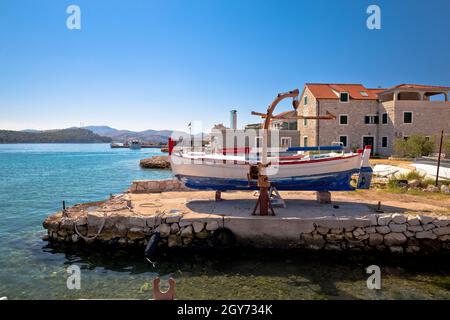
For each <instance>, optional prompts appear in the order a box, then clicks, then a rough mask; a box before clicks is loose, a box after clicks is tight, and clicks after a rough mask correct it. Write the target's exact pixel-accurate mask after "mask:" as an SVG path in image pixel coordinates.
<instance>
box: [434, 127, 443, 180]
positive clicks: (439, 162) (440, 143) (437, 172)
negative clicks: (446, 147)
mask: <svg viewBox="0 0 450 320" xmlns="http://www.w3.org/2000/svg"><path fill="white" fill-rule="evenodd" d="M443 140H444V130H442V131H441V141H440V142H439V154H438V163H437V170H436V184H435V186H436V187H437V186H438V181H439V167H440V166H441V154H442V141H443Z"/></svg>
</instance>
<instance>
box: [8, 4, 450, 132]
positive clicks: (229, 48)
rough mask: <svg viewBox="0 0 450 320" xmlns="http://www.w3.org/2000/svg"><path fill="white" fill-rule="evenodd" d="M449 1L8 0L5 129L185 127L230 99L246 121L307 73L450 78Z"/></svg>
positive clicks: (326, 78) (217, 118)
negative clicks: (72, 24)
mask: <svg viewBox="0 0 450 320" xmlns="http://www.w3.org/2000/svg"><path fill="white" fill-rule="evenodd" d="M72 4H75V5H78V6H79V8H80V10H81V19H80V20H81V29H80V30H70V29H68V28H67V26H66V20H67V18H68V17H69V14H68V13H66V10H67V7H68V6H69V5H72ZM371 4H375V5H378V6H379V7H380V9H381V29H379V30H369V29H368V28H367V26H366V20H367V18H368V17H369V14H367V12H366V10H367V8H368V6H369V5H371ZM449 13H450V1H448V0H428V1H417V0H405V1H400V0H396V1H382V0H370V1H366V0H342V1H329V0H314V1H300V0H296V1H283V0H276V1H275V0H259V1H258V0H183V1H181V0H158V1H154V0H145V1H144V0H142V1H140V0H127V1H124V0H122V1H117V0H70V1H66V0H26V1H25V0H1V1H0V129H9V130H22V129H30V128H32V129H56V128H66V127H71V126H80V125H86V126H87V125H109V126H111V127H114V128H118V129H129V130H146V129H158V130H159V129H176V130H184V131H186V130H187V125H188V123H189V122H192V121H195V123H197V124H199V123H200V122H201V123H202V126H203V128H205V129H208V128H210V127H211V126H212V125H213V124H216V123H224V124H226V125H228V124H229V111H230V110H232V109H235V110H237V111H238V113H237V114H238V127H243V126H244V125H245V124H247V123H254V122H258V121H260V119H259V118H257V117H255V116H252V115H250V112H251V111H259V112H264V111H265V109H266V108H267V106H268V105H269V104H270V103H271V102H272V100H273V99H274V98H275V96H276V94H277V93H279V92H285V91H289V90H292V89H295V88H299V89H300V91H301V90H302V88H303V86H304V84H305V83H306V82H325V83H362V84H364V85H365V86H366V87H369V88H370V87H378V86H381V87H390V86H393V85H397V84H400V83H423V84H430V85H447V86H450V41H449V39H450V19H448V15H449ZM289 108H290V106H289V104H288V103H283V104H281V105H280V107H279V109H277V111H280V112H281V111H286V110H289ZM205 131H207V130H205Z"/></svg>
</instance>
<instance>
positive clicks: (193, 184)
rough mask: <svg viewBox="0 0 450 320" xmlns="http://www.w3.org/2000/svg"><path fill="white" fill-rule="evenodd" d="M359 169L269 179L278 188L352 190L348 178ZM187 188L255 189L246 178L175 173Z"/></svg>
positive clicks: (254, 185) (254, 182) (252, 183)
mask: <svg viewBox="0 0 450 320" xmlns="http://www.w3.org/2000/svg"><path fill="white" fill-rule="evenodd" d="M358 172H359V169H353V170H348V171H340V172H332V173H324V174H318V175H309V176H296V177H289V178H278V179H270V177H269V179H270V181H271V183H272V185H273V186H275V187H276V188H277V189H278V190H305V191H352V190H355V187H353V186H351V185H350V178H351V176H352V175H353V174H355V173H358ZM176 177H177V178H178V179H179V180H180V181H182V182H183V183H184V184H185V185H186V186H187V187H188V188H192V189H199V190H220V191H227V190H229V191H232V190H257V189H258V187H257V185H256V181H252V182H251V184H250V186H249V184H248V181H247V180H246V179H224V178H211V177H194V176H185V175H177V176H176Z"/></svg>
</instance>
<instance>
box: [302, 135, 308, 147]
mask: <svg viewBox="0 0 450 320" xmlns="http://www.w3.org/2000/svg"><path fill="white" fill-rule="evenodd" d="M303 146H304V147H307V146H308V137H303Z"/></svg>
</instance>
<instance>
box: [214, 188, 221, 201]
mask: <svg viewBox="0 0 450 320" xmlns="http://www.w3.org/2000/svg"><path fill="white" fill-rule="evenodd" d="M215 199H216V201H222V191H219V190H216V197H215Z"/></svg>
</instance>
